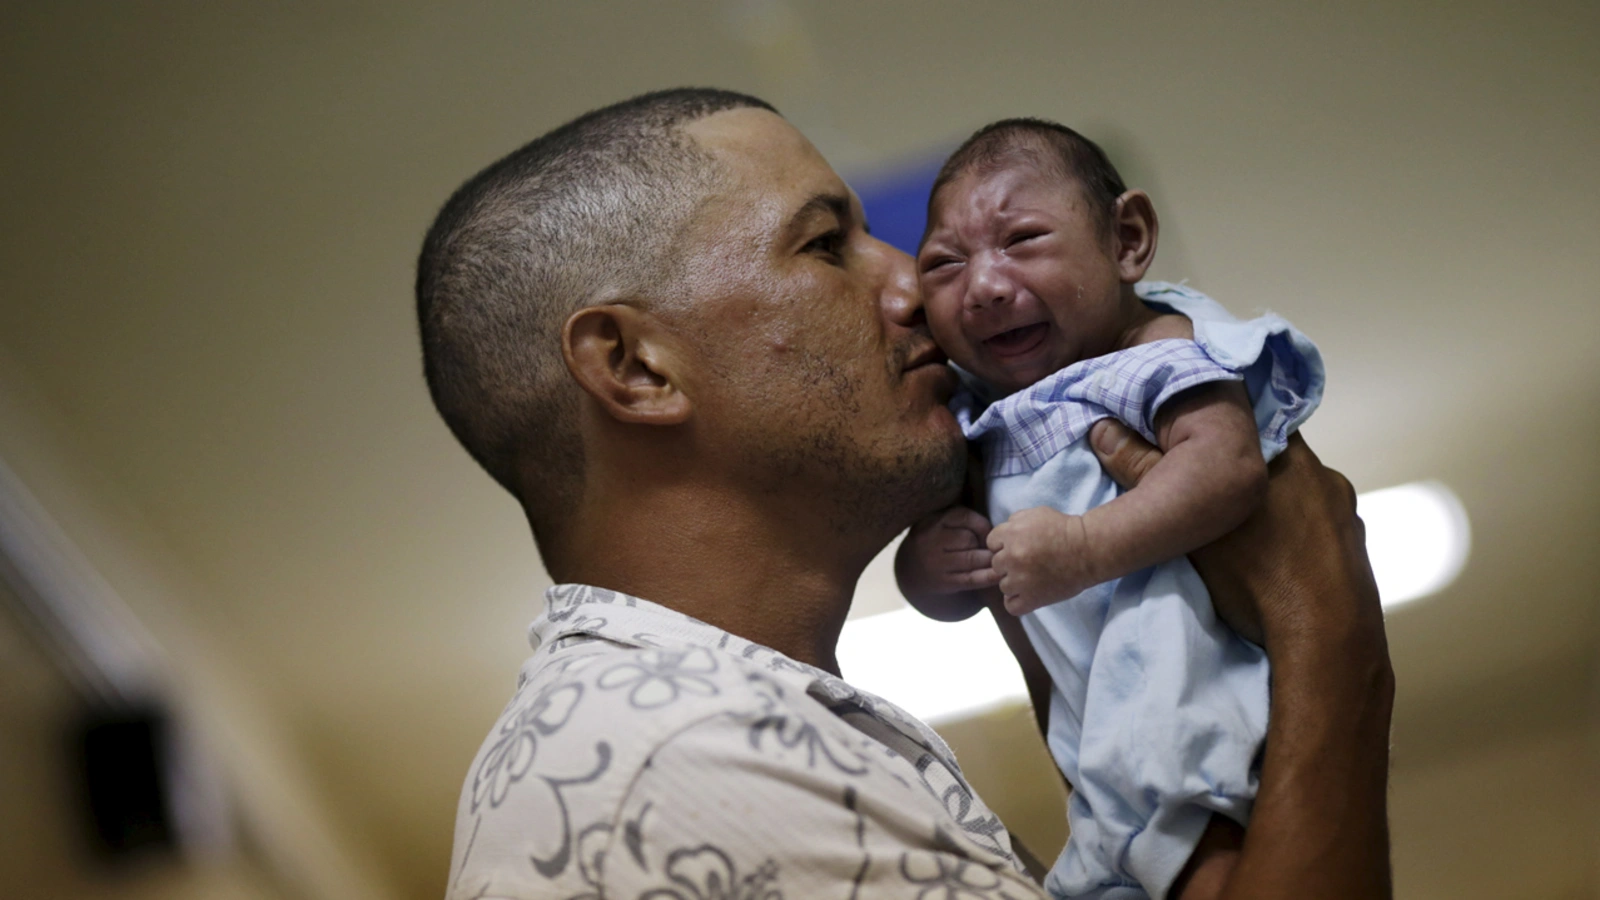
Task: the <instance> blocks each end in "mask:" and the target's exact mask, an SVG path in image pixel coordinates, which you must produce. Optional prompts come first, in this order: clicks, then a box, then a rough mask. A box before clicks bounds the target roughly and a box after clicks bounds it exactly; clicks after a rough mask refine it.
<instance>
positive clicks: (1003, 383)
mask: <svg viewBox="0 0 1600 900" xmlns="http://www.w3.org/2000/svg"><path fill="white" fill-rule="evenodd" d="M1156 229H1157V226H1156V216H1155V209H1154V208H1153V207H1152V206H1151V205H1150V198H1149V197H1147V196H1146V195H1145V194H1144V192H1143V191H1130V190H1127V189H1126V188H1125V187H1124V185H1123V183H1122V176H1120V175H1118V174H1117V170H1116V169H1115V168H1114V167H1113V166H1112V165H1111V162H1110V161H1109V160H1108V159H1106V155H1105V153H1104V152H1102V151H1101V150H1100V148H1099V147H1097V146H1095V144H1094V142H1092V141H1090V140H1089V139H1088V138H1085V137H1083V136H1082V135H1080V134H1078V133H1077V132H1075V131H1073V130H1071V129H1070V128H1066V127H1064V126H1061V125H1057V124H1056V123H1054V122H1047V121H1044V120H1042V119H1006V120H1004V121H1000V122H996V123H994V124H993V125H988V126H986V127H984V128H982V129H980V130H979V131H978V132H977V133H975V134H974V135H973V136H972V137H970V138H968V139H967V141H966V143H964V144H962V145H961V146H960V147H959V148H958V149H957V150H956V152H955V153H953V154H951V156H950V158H949V159H948V160H946V161H945V164H944V167H943V168H942V169H941V170H940V171H939V176H938V178H936V179H935V180H934V184H933V193H932V195H931V196H930V197H929V198H928V230H927V231H926V233H925V234H924V235H923V239H922V248H921V250H920V251H919V252H918V253H917V271H918V273H919V275H920V277H921V279H922V291H923V296H924V297H925V300H926V304H927V313H928V324H929V326H930V327H931V328H932V330H933V336H934V339H935V340H937V341H938V342H939V345H940V346H941V347H943V348H944V351H945V353H947V354H948V355H949V356H950V358H951V359H952V360H954V361H955V362H956V363H957V364H958V365H960V366H961V367H962V368H964V369H966V370H967V371H969V372H971V373H973V374H974V375H977V376H978V377H979V378H982V379H983V380H984V381H986V382H988V383H989V384H991V385H993V386H994V387H996V388H998V389H1000V390H1001V391H1004V392H1006V393H1010V392H1012V391H1016V390H1020V389H1022V388H1024V387H1026V386H1028V385H1030V384H1033V383H1034V382H1035V381H1038V380H1039V379H1041V378H1043V377H1045V376H1047V375H1049V374H1051V373H1052V372H1055V371H1057V370H1059V369H1061V368H1063V367H1065V366H1068V365H1071V364H1072V363H1074V362H1077V361H1079V360H1082V359H1088V358H1090V357H1094V356H1100V355H1103V354H1105V353H1109V352H1111V351H1112V350H1114V349H1117V345H1118V342H1119V341H1120V340H1121V339H1122V338H1123V336H1124V335H1126V334H1127V332H1128V331H1129V329H1130V328H1132V327H1133V326H1134V324H1136V321H1137V319H1138V317H1139V316H1140V314H1141V309H1142V307H1141V305H1140V302H1139V299H1138V297H1137V296H1135V295H1134V293H1133V289H1132V286H1133V284H1134V283H1135V282H1137V281H1138V280H1139V279H1141V278H1143V277H1144V273H1145V270H1146V269H1148V268H1149V266H1150V262H1151V260H1152V259H1154V257H1155V247H1156Z"/></svg>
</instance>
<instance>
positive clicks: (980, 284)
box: [966, 257, 1016, 309]
mask: <svg viewBox="0 0 1600 900" xmlns="http://www.w3.org/2000/svg"><path fill="white" fill-rule="evenodd" d="M969 266H970V270H969V271H970V275H969V276H968V279H967V295H966V305H967V307H968V308H969V309H986V308H988V307H991V306H996V305H998V304H1001V303H1005V302H1007V301H1010V300H1012V299H1014V298H1015V296H1016V287H1015V285H1013V284H1012V282H1011V279H1010V278H1009V277H1007V276H1006V273H1005V272H1004V271H1003V270H1002V269H1001V268H1000V267H999V266H996V265H994V264H993V263H991V262H990V261H988V260H986V259H983V258H981V257H980V258H979V259H975V260H973V261H972V263H969Z"/></svg>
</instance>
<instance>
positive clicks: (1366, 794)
mask: <svg viewBox="0 0 1600 900" xmlns="http://www.w3.org/2000/svg"><path fill="white" fill-rule="evenodd" d="M1381 641H1382V634H1381V632H1380V633H1379V634H1378V635H1377V647H1378V649H1379V651H1380V652H1374V643H1375V642H1374V640H1373V636H1372V635H1370V634H1361V633H1353V634H1348V635H1345V636H1344V637H1343V638H1342V639H1339V638H1333V636H1331V635H1324V636H1323V637H1322V638H1320V639H1312V640H1306V641H1304V642H1303V643H1302V644H1301V645H1299V646H1294V645H1292V644H1291V645H1289V646H1277V647H1274V648H1272V650H1273V651H1274V653H1273V655H1272V665H1273V672H1272V719H1271V724H1270V725H1269V727H1268V730H1267V741H1266V751H1265V755H1264V758H1263V761H1262V766H1261V789H1260V793H1259V794H1258V798H1257V800H1256V805H1255V810H1254V812H1253V814H1252V816H1251V820H1250V827H1249V829H1248V831H1247V832H1246V835H1245V842H1244V850H1243V853H1242V854H1241V855H1240V856H1239V859H1238V862H1237V864H1236V867H1235V868H1234V871H1233V874H1232V877H1231V878H1230V879H1229V883H1228V886H1227V890H1226V891H1225V892H1224V894H1223V895H1222V896H1224V897H1227V898H1230V900H1234V898H1247V897H1249V898H1257V897H1259V898H1267V897H1272V898H1285V897H1294V898H1303V900H1316V898H1323V897H1326V898H1342V900H1343V898H1386V897H1388V896H1390V894H1391V891H1392V888H1391V884H1390V875H1389V839H1388V821H1387V814H1386V802H1385V800H1386V789H1387V784H1388V767H1389V716H1390V711H1391V709H1392V707H1393V703H1394V676H1393V674H1392V672H1391V671H1390V668H1389V662H1388V658H1387V655H1386V654H1384V653H1382V652H1381V647H1382V644H1381Z"/></svg>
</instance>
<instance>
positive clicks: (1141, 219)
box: [1111, 190, 1161, 284]
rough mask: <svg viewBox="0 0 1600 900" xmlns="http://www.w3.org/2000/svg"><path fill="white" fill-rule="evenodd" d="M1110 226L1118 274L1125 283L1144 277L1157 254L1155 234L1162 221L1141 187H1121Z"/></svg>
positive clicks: (1158, 233)
mask: <svg viewBox="0 0 1600 900" xmlns="http://www.w3.org/2000/svg"><path fill="white" fill-rule="evenodd" d="M1111 228H1112V236H1113V239H1114V247H1115V252H1116V260H1117V270H1118V271H1117V274H1118V275H1119V277H1120V278H1121V279H1122V281H1123V283H1124V284H1133V283H1134V282H1136V281H1139V280H1141V279H1143V278H1144V274H1145V272H1147V271H1149V270H1150V264H1151V263H1153V262H1155V258H1156V238H1157V237H1158V236H1159V235H1160V232H1161V225H1160V223H1159V222H1158V221H1157V220H1156V207H1155V204H1154V203H1152V202H1151V201H1150V195H1149V194H1146V193H1145V192H1144V191H1140V190H1132V191H1124V192H1123V194H1122V196H1120V197H1118V198H1117V202H1116V205H1115V206H1114V207H1113V208H1112V210H1111Z"/></svg>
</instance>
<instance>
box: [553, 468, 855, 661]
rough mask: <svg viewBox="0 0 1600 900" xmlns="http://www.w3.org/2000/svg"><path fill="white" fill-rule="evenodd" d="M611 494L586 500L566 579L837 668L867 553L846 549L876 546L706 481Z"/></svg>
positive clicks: (574, 539) (793, 655)
mask: <svg viewBox="0 0 1600 900" xmlns="http://www.w3.org/2000/svg"><path fill="white" fill-rule="evenodd" d="M635 487H637V485H635ZM598 493H601V494H602V495H603V494H604V489H603V488H601V489H600V490H599V491H598ZM611 500H612V498H606V497H604V496H600V497H598V498H596V497H594V496H593V495H591V496H590V497H589V498H587V499H586V502H585V508H586V514H585V515H582V516H580V517H579V519H580V521H578V522H575V523H574V526H575V527H574V529H573V531H574V533H573V535H572V536H573V540H572V541H571V542H570V545H569V546H570V547H571V550H572V552H571V554H570V555H569V556H568V560H569V564H568V565H566V566H563V571H562V573H561V574H562V577H563V578H566V579H568V580H572V581H577V582H582V583H585V584H593V585H596V586H599V587H605V588H610V589H612V590H616V591H622V592H624V593H627V594H632V595H633V596H636V597H640V598H642V599H645V600H649V601H651V602H653V603H659V604H661V605H663V606H667V607H670V608H672V609H675V610H677V611H679V612H682V613H684V614H686V615H690V616H693V617H695V618H697V619H700V620H701V621H704V622H707V623H709V624H711V625H714V626H716V627H718V628H721V629H723V630H725V631H728V632H730V633H732V634H736V635H738V636H739V637H742V638H744V639H746V640H749V641H754V642H755V643H758V644H762V645H765V646H768V647H771V648H772V649H774V650H777V651H778V652H780V653H783V654H785V655H787V656H790V657H792V658H794V659H796V660H799V661H801V662H804V663H808V664H810V665H813V666H816V667H818V668H820V669H823V670H826V671H829V672H833V673H835V674H838V671H839V666H838V662H837V660H836V659H835V657H834V649H835V645H836V644H837V642H838V639H839V631H840V629H841V628H843V626H844V620H845V616H846V615H847V614H848V613H849V611H850V599H851V596H852V595H853V594H854V591H855V584H856V579H857V578H858V577H859V576H860V574H861V570H862V569H863V568H865V566H866V563H867V562H868V561H870V560H871V556H872V554H871V553H870V552H868V553H866V554H865V555H864V558H863V554H861V552H860V551H859V550H856V551H855V552H850V551H848V550H844V549H843V548H846V547H851V546H853V547H856V548H859V547H863V546H867V547H871V548H872V549H876V547H873V544H874V542H873V541H872V540H871V539H869V538H865V537H863V538H862V539H860V540H858V541H856V542H853V543H850V542H845V541H843V540H841V539H840V538H839V537H838V536H836V535H833V534H831V533H829V531H828V529H826V528H825V527H823V526H817V527H810V528H808V527H806V525H805V523H801V522H797V521H795V519H794V518H793V517H792V516H784V515H775V514H774V513H773V511H772V510H771V509H768V508H764V507H763V506H762V505H760V504H757V503H752V502H751V501H750V500H749V499H748V498H744V497H742V496H740V495H738V494H737V493H735V492H730V491H717V490H712V489H709V488H707V487H706V486H705V485H703V484H694V485H679V486H670V487H663V488H658V489H655V490H652V491H649V492H647V493H643V492H637V491H635V492H633V493H631V494H630V495H629V496H627V497H625V498H615V502H609V501H611ZM592 501H598V502H592Z"/></svg>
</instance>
